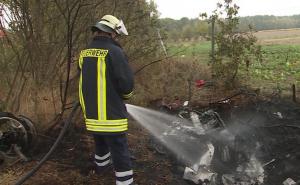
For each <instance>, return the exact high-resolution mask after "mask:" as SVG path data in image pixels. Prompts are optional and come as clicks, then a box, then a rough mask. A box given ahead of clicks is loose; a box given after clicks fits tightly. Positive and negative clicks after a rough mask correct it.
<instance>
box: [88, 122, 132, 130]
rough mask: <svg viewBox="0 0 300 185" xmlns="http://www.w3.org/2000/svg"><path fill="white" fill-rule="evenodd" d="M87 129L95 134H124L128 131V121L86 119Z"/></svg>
mask: <svg viewBox="0 0 300 185" xmlns="http://www.w3.org/2000/svg"><path fill="white" fill-rule="evenodd" d="M85 123H86V128H87V130H89V131H95V132H124V131H127V130H128V120H127V119H120V120H93V119H86V120H85Z"/></svg>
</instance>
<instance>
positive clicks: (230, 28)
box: [210, 0, 261, 86]
mask: <svg viewBox="0 0 300 185" xmlns="http://www.w3.org/2000/svg"><path fill="white" fill-rule="evenodd" d="M238 10H239V7H238V6H237V5H236V4H233V3H232V0H224V3H223V4H221V3H218V4H217V9H216V10H215V11H214V12H213V14H212V16H211V17H210V20H211V19H214V20H215V23H216V24H217V27H218V31H217V33H216V35H215V40H216V45H217V50H216V52H215V55H214V56H212V57H214V61H215V62H214V63H213V64H212V71H213V76H214V77H215V78H216V79H222V80H224V81H225V82H227V83H228V85H230V86H231V85H233V83H234V82H235V80H236V77H237V75H238V72H239V68H240V66H241V65H245V66H246V67H247V68H248V67H249V65H250V63H251V62H252V61H253V60H260V59H261V54H260V53H261V52H260V46H258V45H256V41H257V39H256V37H255V36H254V35H253V31H252V28H251V27H249V29H248V30H247V31H246V32H239V31H238V26H239V17H238Z"/></svg>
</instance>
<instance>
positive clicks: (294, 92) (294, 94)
mask: <svg viewBox="0 0 300 185" xmlns="http://www.w3.org/2000/svg"><path fill="white" fill-rule="evenodd" d="M292 92H293V102H297V96H296V85H295V84H293V85H292Z"/></svg>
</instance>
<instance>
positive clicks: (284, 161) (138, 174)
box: [0, 100, 300, 185]
mask: <svg viewBox="0 0 300 185" xmlns="http://www.w3.org/2000/svg"><path fill="white" fill-rule="evenodd" d="M239 104H240V105H239ZM219 109H220V110H223V112H222V115H223V116H224V115H225V116H226V115H227V116H228V118H227V119H226V121H227V122H234V121H235V122H238V124H243V125H246V127H247V128H248V129H247V132H244V133H242V132H241V133H242V134H243V135H244V136H246V135H247V137H245V138H246V139H245V141H244V142H245V143H244V145H245V146H250V145H251V144H253V143H255V142H256V141H259V143H260V146H259V147H260V150H258V153H257V156H258V158H259V160H260V161H261V162H262V163H264V164H265V166H264V169H265V175H266V176H265V184H266V185H277V184H282V182H283V181H284V180H285V179H287V178H292V179H294V180H295V181H297V180H300V173H299V172H300V128H299V127H300V125H299V123H300V121H299V120H300V107H299V105H296V104H292V103H290V102H282V101H277V102H270V101H255V102H253V101H252V102H250V101H249V102H244V101H240V102H239V100H237V101H236V102H235V105H234V106H229V107H228V106H226V107H221V108H219ZM224 109H226V110H224ZM228 109H229V110H228ZM54 136H55V135H53V136H52V137H54ZM128 139H129V145H130V150H131V153H132V154H133V156H134V158H135V160H134V171H135V174H134V178H135V182H136V183H137V184H144V185H186V184H190V183H189V182H186V181H184V180H182V166H180V165H179V164H178V163H177V162H176V161H174V160H173V158H170V157H169V156H167V155H161V154H159V153H157V152H156V151H155V150H154V149H153V148H152V147H151V145H150V140H149V139H150V136H149V134H148V133H147V131H145V130H144V129H143V128H141V127H140V126H139V125H138V124H137V123H135V122H134V121H133V120H130V131H129V133H128ZM52 143H53V140H51V139H45V138H43V137H41V138H40V139H39V144H38V146H37V148H36V149H35V150H33V154H34V155H33V156H32V161H31V162H28V163H18V164H16V165H14V166H13V167H10V168H7V169H5V170H4V171H1V173H0V179H1V180H0V184H3V185H10V184H14V182H16V180H17V179H18V178H19V177H21V176H22V175H23V174H25V173H26V172H27V171H29V170H30V169H31V168H32V167H33V166H34V165H35V164H36V163H37V161H38V160H39V159H41V157H42V156H43V155H44V154H45V153H46V152H47V151H48V149H49V147H50V146H51V144H52ZM93 148H94V146H93V139H92V137H91V136H89V135H88V134H87V133H86V132H85V129H84V126H83V124H82V123H78V124H77V125H76V126H74V127H72V128H71V129H70V131H69V133H68V134H67V136H66V137H65V139H64V140H63V142H62V144H61V145H60V146H59V148H58V149H57V150H56V152H55V154H54V155H53V156H52V157H51V159H50V160H49V161H47V162H46V163H45V165H44V166H43V167H42V168H41V169H40V170H39V171H38V172H37V173H36V175H34V176H33V177H32V178H31V179H29V180H28V181H27V182H26V183H25V184H28V185H46V184H47V185H48V184H60V185H69V184H74V185H83V184H84V185H86V184H99V185H110V184H114V183H115V182H114V174H113V171H109V172H107V173H105V174H103V175H96V174H94V173H92V171H90V161H91V156H93V151H94V149H93ZM269 162H270V163H269ZM224 173H226V172H224Z"/></svg>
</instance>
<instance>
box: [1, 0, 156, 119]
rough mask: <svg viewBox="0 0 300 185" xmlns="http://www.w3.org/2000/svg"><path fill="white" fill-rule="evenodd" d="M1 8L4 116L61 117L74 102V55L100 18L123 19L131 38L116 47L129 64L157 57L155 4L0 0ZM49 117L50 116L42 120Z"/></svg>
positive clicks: (118, 0)
mask: <svg viewBox="0 0 300 185" xmlns="http://www.w3.org/2000/svg"><path fill="white" fill-rule="evenodd" d="M0 4H4V5H5V6H6V7H7V9H9V11H10V12H6V14H7V15H9V16H7V17H8V19H9V20H6V23H7V24H8V25H9V27H8V29H7V30H6V32H7V33H6V37H5V38H3V39H1V40H0V48H1V49H3V50H2V51H1V55H0V65H1V66H0V68H1V70H0V73H1V76H2V77H3V79H5V80H3V81H2V83H1V87H2V89H5V91H2V93H1V94H0V95H1V97H0V99H3V100H4V101H5V102H6V103H5V105H6V108H5V109H6V111H12V112H19V111H22V112H23V113H25V114H28V115H32V117H33V118H34V119H35V121H37V122H43V121H44V120H45V119H52V118H51V117H52V116H53V114H54V116H55V117H56V116H57V115H58V117H59V118H61V117H62V116H63V113H64V112H65V110H67V109H68V108H69V105H70V103H72V101H74V100H77V99H76V98H77V90H76V87H77V78H75V77H76V72H77V56H78V53H79V51H80V50H81V49H83V48H84V47H85V46H86V44H87V43H89V40H90V39H91V34H90V33H91V31H90V27H91V26H92V25H93V24H95V23H96V22H97V21H99V19H100V18H101V17H102V16H103V15H105V14H114V15H116V16H117V17H121V18H122V19H123V20H124V22H125V24H126V26H127V28H128V30H129V32H130V35H129V36H128V37H126V38H124V39H123V38H122V39H120V42H121V43H122V45H123V46H124V49H125V50H126V53H127V54H128V57H129V61H130V62H131V63H134V64H136V65H142V64H143V63H148V62H149V60H150V59H151V60H153V58H154V57H155V56H156V55H159V51H158V49H157V48H158V47H157V46H158V45H159V42H158V40H157V29H156V28H157V25H158V23H157V18H158V17H157V11H156V7H155V6H154V3H153V2H150V3H148V2H147V1H145V0H136V1H131V0H113V1H109V0H48V1H42V0H0ZM128 10H130V11H128ZM141 43H147V44H142V45H141ZM4 69H5V70H4ZM25 100H26V102H24V101H25ZM24 107H26V111H24V110H25V108H24ZM42 111H44V112H42ZM49 112H51V114H50V115H51V117H46V118H45V114H47V115H49ZM52 112H53V114H52Z"/></svg>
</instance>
